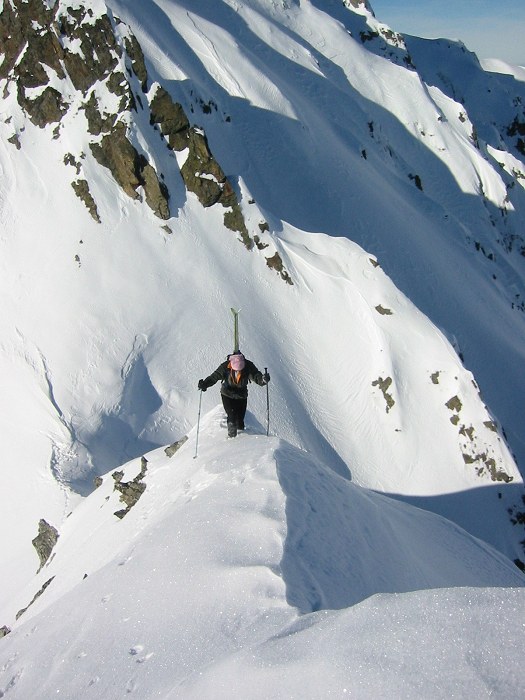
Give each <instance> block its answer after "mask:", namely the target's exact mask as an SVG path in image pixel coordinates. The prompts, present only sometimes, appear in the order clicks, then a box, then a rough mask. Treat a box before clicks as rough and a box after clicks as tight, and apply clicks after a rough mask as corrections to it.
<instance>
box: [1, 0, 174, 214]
mask: <svg viewBox="0 0 525 700" xmlns="http://www.w3.org/2000/svg"><path fill="white" fill-rule="evenodd" d="M72 5H73V6H72V7H65V6H64V5H63V4H61V3H55V4H53V3H52V4H51V7H48V3H46V2H44V0H29V1H26V0H12V1H11V2H7V3H4V8H3V10H2V12H1V13H0V58H1V57H2V56H3V61H0V79H5V80H7V83H8V84H9V83H13V84H15V85H16V90H17V98H18V103H19V104H20V106H21V108H22V109H23V110H24V112H26V113H27V115H28V116H29V118H30V120H31V121H32V122H33V124H35V125H36V126H38V127H40V128H44V127H46V126H47V125H48V124H55V123H59V122H61V120H62V118H63V117H64V115H65V114H66V113H67V112H68V111H69V109H70V108H71V106H72V102H73V101H74V100H75V99H76V100H78V93H80V95H81V107H82V108H83V109H84V113H85V116H86V120H87V124H88V131H89V134H91V136H93V137H99V136H102V140H101V141H100V142H97V141H96V140H95V139H93V141H92V143H91V144H90V145H91V148H92V150H93V152H94V155H95V156H96V158H97V160H98V161H99V162H101V163H102V164H103V165H105V166H106V167H108V168H109V170H110V171H111V173H112V174H113V176H114V178H115V180H116V181H117V182H118V184H119V185H120V186H121V187H122V189H124V191H125V192H126V193H127V194H128V195H129V196H130V197H132V198H133V199H139V198H140V195H139V193H138V192H137V189H138V188H139V187H143V188H144V199H145V201H146V204H148V206H150V207H151V209H152V210H153V212H154V213H155V214H156V215H157V216H158V217H159V218H161V219H168V218H169V217H170V211H169V206H168V200H169V194H168V191H167V189H166V187H165V186H164V185H163V184H162V183H161V182H160V181H159V178H158V176H157V173H156V171H155V168H154V167H153V166H152V165H151V164H150V163H148V161H147V158H146V156H145V155H144V154H139V153H138V151H137V149H136V148H135V147H134V146H132V144H131V143H130V142H129V140H128V138H127V134H126V131H127V122H128V121H129V119H127V116H126V115H128V114H129V112H130V111H131V110H134V109H136V100H135V97H134V93H133V89H132V86H131V84H130V81H129V80H128V78H127V77H126V74H125V71H126V70H129V71H130V75H135V77H136V79H137V80H138V81H139V82H140V85H141V89H142V90H145V89H146V87H147V71H146V65H145V61H144V55H143V53H142V50H141V48H140V45H139V43H138V41H137V39H136V38H135V37H134V36H133V35H132V34H131V33H129V36H125V37H124V39H122V40H121V39H119V38H117V34H116V33H115V29H114V26H113V22H112V20H111V18H110V16H109V15H108V14H102V15H100V16H98V17H97V16H94V13H93V10H92V9H91V8H90V7H89V6H87V7H83V6H80V7H79V6H77V3H72ZM128 51H129V53H127V52H128ZM53 74H55V75H56V77H58V79H59V80H65V79H67V80H69V81H70V82H71V84H72V85H73V86H74V88H75V90H76V91H77V96H71V95H70V91H64V92H63V93H61V92H60V91H59V90H58V89H57V87H56V81H54V83H53V85H51V84H50V81H51V77H50V76H52V75H53ZM101 86H103V88H101ZM95 88H96V89H95ZM101 89H105V90H106V91H107V93H108V94H109V95H111V96H113V100H107V101H106V102H108V103H109V102H115V100H114V98H115V97H116V98H118V100H117V102H116V107H115V108H114V109H113V110H112V111H111V112H109V113H108V112H107V111H105V110H103V109H102V108H101V106H100V103H99V97H98V94H99V91H100V90H101ZM66 94H67V95H68V97H67V98H66V97H65V96H64V95H66ZM14 143H15V145H17V147H20V141H19V140H17V141H16V142H14ZM77 174H78V170H77ZM72 187H73V189H74V190H75V193H76V194H77V196H79V197H80V198H81V199H82V200H83V201H84V203H85V204H86V206H87V208H88V211H89V212H90V214H91V216H92V217H93V218H94V219H95V221H100V217H99V215H98V211H97V207H96V203H95V201H94V199H93V197H92V195H91V194H90V192H89V183H88V181H87V179H85V178H84V179H80V180H76V181H75V182H72Z"/></svg>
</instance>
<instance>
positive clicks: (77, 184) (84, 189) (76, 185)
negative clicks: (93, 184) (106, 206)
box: [71, 180, 100, 223]
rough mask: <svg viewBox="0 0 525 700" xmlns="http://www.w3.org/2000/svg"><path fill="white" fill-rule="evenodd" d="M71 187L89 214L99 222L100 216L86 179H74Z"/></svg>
mask: <svg viewBox="0 0 525 700" xmlns="http://www.w3.org/2000/svg"><path fill="white" fill-rule="evenodd" d="M71 187H72V188H73V189H74V190H75V194H76V195H77V197H78V198H79V199H81V200H82V201H83V202H84V204H85V205H86V207H87V210H88V211H89V213H90V214H91V216H92V217H93V218H94V219H95V221H96V222H97V223H100V216H99V215H98V209H97V205H96V202H95V200H94V199H93V196H92V195H91V192H90V191H89V184H88V181H87V180H75V181H73V182H72V183H71Z"/></svg>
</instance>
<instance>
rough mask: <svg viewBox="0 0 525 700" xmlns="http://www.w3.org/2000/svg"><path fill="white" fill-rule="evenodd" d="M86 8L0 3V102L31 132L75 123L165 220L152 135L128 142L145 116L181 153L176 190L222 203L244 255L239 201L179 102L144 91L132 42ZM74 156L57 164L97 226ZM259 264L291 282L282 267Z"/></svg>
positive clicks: (143, 72) (91, 196)
mask: <svg viewBox="0 0 525 700" xmlns="http://www.w3.org/2000/svg"><path fill="white" fill-rule="evenodd" d="M93 7H94V6H93V5H92V6H83V5H82V4H80V5H78V4H75V5H74V6H68V3H67V2H59V1H58V0H57V1H55V2H51V3H49V4H48V3H46V2H44V0H29V2H24V0H12V2H6V3H4V7H3V10H2V12H1V13H0V57H1V56H2V55H3V62H1V63H0V81H2V82H3V81H5V84H4V96H8V95H10V94H11V93H12V94H16V101H17V102H18V105H19V107H20V108H21V109H22V111H23V113H24V114H25V115H27V117H28V118H29V119H30V120H31V122H32V123H33V124H35V125H36V126H37V127H39V128H41V129H44V128H46V127H48V126H52V127H53V137H54V138H58V137H59V136H60V132H61V129H62V128H64V118H65V117H66V116H67V117H68V118H71V119H78V118H79V117H80V118H81V117H84V118H85V121H86V124H85V125H82V129H85V130H86V131H87V135H88V142H89V148H90V150H91V153H92V155H93V157H94V158H95V160H96V161H97V162H98V163H99V164H100V165H102V166H103V167H105V168H107V169H108V170H109V171H110V172H111V174H112V176H113V178H114V179H115V181H116V182H117V183H118V185H119V186H120V187H121V188H122V190H123V191H124V192H125V193H126V194H127V195H128V196H129V197H131V199H133V200H137V201H142V200H143V199H144V200H145V202H146V204H147V205H148V206H149V207H150V209H151V210H152V211H153V213H154V214H155V215H156V216H157V217H159V218H160V219H163V220H167V219H169V218H171V211H170V206H169V200H170V193H169V189H168V186H167V185H166V184H165V182H164V181H163V177H161V176H159V174H158V172H157V169H156V165H155V163H152V162H151V154H150V153H148V151H147V149H148V145H147V144H148V140H149V139H151V138H152V134H144V133H142V134H141V138H138V137H137V136H136V131H137V128H138V127H137V124H136V119H135V115H136V114H137V113H138V112H139V111H142V112H144V111H145V112H146V116H147V117H148V118H149V123H150V124H151V125H152V126H153V128H155V129H157V128H160V131H161V133H162V135H163V137H164V139H165V141H166V144H167V146H168V148H169V149H170V150H174V151H178V152H183V151H187V157H186V160H185V162H184V164H183V165H182V168H181V171H180V175H181V176H182V179H183V181H184V184H185V186H186V189H187V190H188V191H189V192H192V193H193V194H195V195H196V196H197V198H198V200H199V202H200V203H201V204H202V206H204V207H211V206H214V205H215V204H219V205H221V206H222V207H224V208H225V209H226V211H225V213H224V225H225V227H226V228H229V229H230V230H233V231H235V232H237V233H239V234H240V239H241V241H242V242H243V243H244V245H245V246H246V247H247V248H248V249H249V250H251V249H252V248H253V245H254V239H253V238H252V237H251V236H250V234H249V232H248V228H247V226H246V222H245V219H244V216H243V213H242V208H241V206H240V202H239V199H238V197H237V194H236V192H235V191H234V189H233V187H232V185H231V183H230V182H229V180H228V179H227V177H226V175H225V173H224V171H223V169H222V168H221V166H220V164H219V163H218V162H217V160H216V159H215V158H214V156H213V154H212V151H211V149H210V146H209V144H208V139H207V137H206V134H205V133H204V131H203V130H202V129H201V128H198V127H196V126H192V125H191V124H190V122H189V120H188V117H187V116H186V113H185V112H184V109H183V107H182V105H181V104H179V103H177V102H174V101H173V99H172V98H171V96H170V94H169V93H168V92H167V91H166V90H165V89H164V88H163V87H162V86H160V85H158V84H155V85H154V86H153V87H152V88H151V89H150V90H149V91H148V72H147V68H146V63H145V60H144V54H143V51H142V48H141V46H140V44H139V42H138V40H137V38H136V37H135V36H134V35H133V33H132V32H131V30H130V29H129V27H127V26H126V25H125V24H124V23H123V22H121V21H120V20H119V19H116V18H114V17H113V16H112V15H110V14H108V13H107V12H106V11H105V9H106V8H105V5H102V4H101V8H102V9H101V13H100V14H99V15H98V16H97V15H96V12H95V11H94V10H93ZM141 95H142V97H141ZM9 142H10V143H12V144H13V145H14V146H15V147H16V148H21V147H22V146H23V140H22V141H21V139H20V134H19V133H18V132H15V133H13V135H12V136H11V137H10V138H9ZM139 144H140V145H139ZM84 157H85V156H84V154H81V153H77V154H68V161H67V163H66V164H69V165H71V164H74V165H75V167H76V174H77V176H78V175H80V174H82V175H83V177H81V178H78V179H76V180H74V181H72V183H71V185H72V187H73V189H74V191H75V194H76V195H77V196H78V197H79V198H80V200H81V201H82V202H83V203H84V204H85V206H86V208H87V209H88V211H89V213H90V215H91V216H92V217H93V219H94V220H95V221H97V222H100V221H101V214H100V212H99V209H98V207H97V201H96V193H95V192H94V191H93V190H92V188H91V187H90V182H89V177H88V175H87V174H86V173H84V172H83V166H82V163H81V161H82V159H83V158H84ZM175 162H176V161H175V160H174V161H173V163H174V164H175ZM175 167H177V166H175ZM276 255H278V253H276ZM274 257H275V256H274ZM272 259H273V258H272ZM281 263H282V261H281ZM268 265H269V266H270V267H275V269H277V272H278V273H279V274H280V275H281V277H282V278H283V279H285V280H286V281H288V282H291V279H290V277H289V275H288V273H287V272H286V270H284V268H282V269H280V268H278V267H276V266H275V265H274V264H271V263H270V262H268Z"/></svg>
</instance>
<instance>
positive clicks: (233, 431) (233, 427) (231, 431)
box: [228, 421, 237, 438]
mask: <svg viewBox="0 0 525 700" xmlns="http://www.w3.org/2000/svg"><path fill="white" fill-rule="evenodd" d="M236 436H237V424H236V423H233V422H232V421H228V437H230V438H234V437H236Z"/></svg>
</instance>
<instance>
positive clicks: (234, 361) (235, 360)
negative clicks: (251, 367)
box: [230, 352, 246, 372]
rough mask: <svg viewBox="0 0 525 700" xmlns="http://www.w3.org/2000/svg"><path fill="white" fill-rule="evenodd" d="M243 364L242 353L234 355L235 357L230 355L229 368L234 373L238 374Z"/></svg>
mask: <svg viewBox="0 0 525 700" xmlns="http://www.w3.org/2000/svg"><path fill="white" fill-rule="evenodd" d="M245 364H246V362H245V358H244V355H243V354H242V352H238V353H235V355H230V367H231V368H232V369H233V370H235V371H236V372H240V371H241V369H244V365H245Z"/></svg>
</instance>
